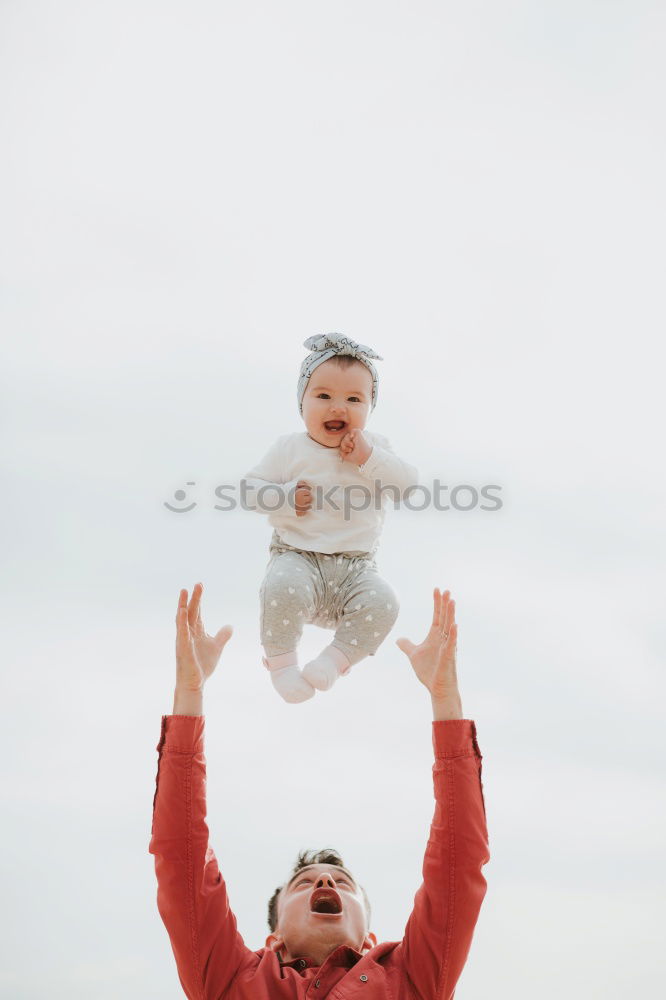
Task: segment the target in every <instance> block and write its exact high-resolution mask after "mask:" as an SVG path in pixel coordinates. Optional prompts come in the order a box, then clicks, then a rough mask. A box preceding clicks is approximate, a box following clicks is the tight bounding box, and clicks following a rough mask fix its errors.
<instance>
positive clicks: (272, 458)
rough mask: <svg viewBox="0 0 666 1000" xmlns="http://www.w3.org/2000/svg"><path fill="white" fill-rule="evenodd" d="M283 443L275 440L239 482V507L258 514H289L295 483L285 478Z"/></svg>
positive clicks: (295, 480)
mask: <svg viewBox="0 0 666 1000" xmlns="http://www.w3.org/2000/svg"><path fill="white" fill-rule="evenodd" d="M286 464H287V463H286V461H285V439H284V438H278V440H277V441H276V442H275V444H273V445H272V446H271V447H270V448H269V449H268V451H267V452H266V454H265V455H264V457H263V458H262V459H261V461H260V462H259V463H258V464H257V465H255V466H254V468H252V469H250V471H249V472H247V473H246V474H245V475H244V476H243V478H242V480H241V489H242V490H243V492H242V498H243V506H244V507H245V508H246V509H247V510H255V511H257V512H258V513H260V514H277V513H280V514H284V513H287V512H288V511H290V510H291V511H292V512H293V514H294V517H295V516H296V511H295V509H294V492H295V490H296V486H297V485H298V479H290V480H288V479H287V478H286V474H285V473H286V469H285V466H286Z"/></svg>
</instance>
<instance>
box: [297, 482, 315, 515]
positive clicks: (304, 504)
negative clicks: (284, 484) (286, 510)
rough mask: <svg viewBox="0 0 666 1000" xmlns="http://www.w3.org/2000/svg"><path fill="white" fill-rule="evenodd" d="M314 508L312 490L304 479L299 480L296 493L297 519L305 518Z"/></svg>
mask: <svg viewBox="0 0 666 1000" xmlns="http://www.w3.org/2000/svg"><path fill="white" fill-rule="evenodd" d="M311 507H312V490H311V489H310V487H309V486H308V484H307V483H306V482H305V480H304V479H299V481H298V483H297V484H296V492H295V493H294V508H295V510H296V517H304V516H305V514H307V512H308V511H309V510H310V508H311Z"/></svg>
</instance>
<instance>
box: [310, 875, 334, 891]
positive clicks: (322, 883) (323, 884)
mask: <svg viewBox="0 0 666 1000" xmlns="http://www.w3.org/2000/svg"><path fill="white" fill-rule="evenodd" d="M315 889H335V879H334V878H333V876H332V875H330V874H329V873H328V872H324V873H323V875H320V876H319V878H318V879H317V884H316V886H315Z"/></svg>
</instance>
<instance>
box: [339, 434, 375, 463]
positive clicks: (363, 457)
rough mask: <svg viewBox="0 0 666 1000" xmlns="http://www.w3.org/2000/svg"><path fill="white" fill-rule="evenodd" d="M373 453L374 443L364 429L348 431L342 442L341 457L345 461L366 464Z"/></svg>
mask: <svg viewBox="0 0 666 1000" xmlns="http://www.w3.org/2000/svg"><path fill="white" fill-rule="evenodd" d="M371 455H372V445H371V444H370V442H369V441H368V439H367V438H366V436H365V435H364V433H363V431H362V430H359V429H358V428H355V429H354V430H353V431H347V433H346V434H345V435H344V437H343V438H342V440H341V442H340V457H341V458H342V461H343V462H352V463H353V464H354V465H365V463H366V462H367V461H368V459H369V458H370V456H371Z"/></svg>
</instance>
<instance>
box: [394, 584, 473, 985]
mask: <svg viewBox="0 0 666 1000" xmlns="http://www.w3.org/2000/svg"><path fill="white" fill-rule="evenodd" d="M457 635H458V627H457V625H456V623H455V605H454V602H453V601H452V600H451V598H450V594H449V592H448V591H444V593H443V594H442V593H440V591H439V590H435V592H434V611H433V620H432V625H431V627H430V631H429V632H428V635H427V636H426V639H425V640H424V641H423V642H422V643H421V645H420V646H416V645H414V643H412V642H410V641H409V640H408V639H398V646H399V647H400V649H402V650H403V652H404V653H406V654H407V656H408V657H409V659H410V662H411V664H412V667H413V668H414V672H415V673H416V676H417V677H418V679H419V680H420V681H421V683H422V684H424V685H425V687H426V688H427V689H428V691H429V692H430V697H431V701H432V707H433V718H434V721H433V745H434V750H435V764H434V767H433V780H434V787H435V815H434V817H433V821H432V825H431V827H430V837H429V840H428V844H427V847H426V851H425V857H424V861H423V884H422V885H421V887H420V889H419V891H418V892H417V894H416V898H415V900H414V909H413V911H412V914H411V916H410V918H409V920H408V922H407V927H406V929H405V936H404V938H403V941H402V949H403V958H404V966H405V971H406V973H407V975H408V976H409V979H410V980H411V982H412V985H413V986H414V989H415V991H416V994H417V996H418V997H419V1000H449V998H450V997H452V996H453V992H454V990H455V987H456V983H457V981H458V978H459V977H460V973H461V972H462V970H463V966H464V965H465V961H466V959H467V955H468V952H469V948H470V945H471V942H472V935H473V933H474V927H475V925H476V921H477V918H478V915H479V910H480V908H481V903H482V901H483V897H484V895H485V891H486V880H485V878H484V877H483V875H482V873H481V868H482V866H483V865H484V864H485V863H486V862H487V861H488V860H489V853H488V831H487V829H486V814H485V806H484V801H483V790H482V786H481V753H480V751H479V747H478V744H477V741H476V729H475V726H474V723H473V722H472V721H471V720H469V719H463V713H462V703H461V700H460V693H459V691H458V679H457V673H456V640H457Z"/></svg>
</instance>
